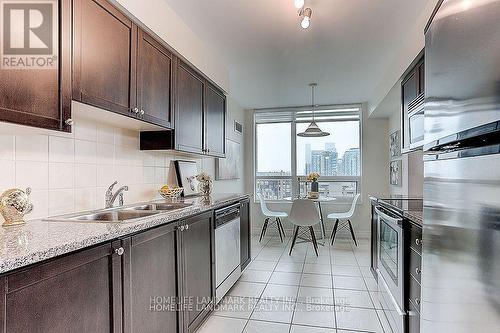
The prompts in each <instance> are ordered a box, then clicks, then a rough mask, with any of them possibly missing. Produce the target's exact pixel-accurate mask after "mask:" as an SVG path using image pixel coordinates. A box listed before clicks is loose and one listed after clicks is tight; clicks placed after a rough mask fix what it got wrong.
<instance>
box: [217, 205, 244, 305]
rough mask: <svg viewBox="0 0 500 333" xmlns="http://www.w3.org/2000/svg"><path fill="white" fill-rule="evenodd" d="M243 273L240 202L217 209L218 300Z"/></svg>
mask: <svg viewBox="0 0 500 333" xmlns="http://www.w3.org/2000/svg"><path fill="white" fill-rule="evenodd" d="M240 275H241V267H240V204H239V203H238V204H235V205H231V206H228V207H225V208H221V209H218V210H216V211H215V281H216V289H215V296H216V299H217V302H219V301H220V300H221V299H222V297H224V295H225V294H226V293H227V292H228V291H229V289H231V287H232V286H233V285H234V284H235V283H236V281H237V280H238V278H239V277H240Z"/></svg>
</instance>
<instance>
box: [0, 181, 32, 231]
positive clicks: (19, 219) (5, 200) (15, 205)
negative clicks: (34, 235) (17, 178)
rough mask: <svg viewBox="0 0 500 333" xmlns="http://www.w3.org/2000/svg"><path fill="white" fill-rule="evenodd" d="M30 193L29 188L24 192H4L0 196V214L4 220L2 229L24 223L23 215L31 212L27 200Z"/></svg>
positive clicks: (30, 205)
mask: <svg viewBox="0 0 500 333" xmlns="http://www.w3.org/2000/svg"><path fill="white" fill-rule="evenodd" d="M30 193H31V189H30V188H27V189H26V191H23V190H20V189H17V188H15V189H10V190H7V191H5V192H4V193H3V194H2V195H1V196H0V213H1V214H2V216H3V218H4V220H5V222H4V223H3V224H2V226H3V227H7V226H12V225H19V224H24V223H26V222H25V221H24V215H26V214H29V213H31V211H32V210H33V205H32V204H31V203H30V200H29V195H30Z"/></svg>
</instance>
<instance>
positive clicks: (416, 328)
mask: <svg viewBox="0 0 500 333" xmlns="http://www.w3.org/2000/svg"><path fill="white" fill-rule="evenodd" d="M408 332H409V333H419V332H420V314H419V313H418V312H417V310H416V309H415V307H414V306H413V304H411V303H410V314H409V316H408Z"/></svg>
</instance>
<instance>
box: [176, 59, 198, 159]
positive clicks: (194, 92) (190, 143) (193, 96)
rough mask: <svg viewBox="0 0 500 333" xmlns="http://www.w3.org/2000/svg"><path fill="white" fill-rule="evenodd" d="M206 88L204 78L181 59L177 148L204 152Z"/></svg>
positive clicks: (192, 151) (178, 81)
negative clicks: (204, 98) (204, 99)
mask: <svg viewBox="0 0 500 333" xmlns="http://www.w3.org/2000/svg"><path fill="white" fill-rule="evenodd" d="M204 88H205V82H204V80H203V78H201V77H200V76H199V75H198V74H197V73H196V72H194V71H193V70H192V69H191V68H190V67H189V66H188V65H186V64H185V63H183V62H181V61H179V64H178V67H177V98H176V103H177V105H176V109H175V148H176V149H178V150H181V151H185V152H190V153H198V154H201V153H203V152H204V148H203V146H204V145H203V92H204Z"/></svg>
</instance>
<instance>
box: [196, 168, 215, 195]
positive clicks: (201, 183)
mask: <svg viewBox="0 0 500 333" xmlns="http://www.w3.org/2000/svg"><path fill="white" fill-rule="evenodd" d="M196 180H197V181H198V191H199V192H200V194H201V195H203V196H209V195H210V194H211V193H212V178H211V177H210V176H209V175H208V174H207V173H206V172H201V173H200V174H198V175H197V176H196Z"/></svg>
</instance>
